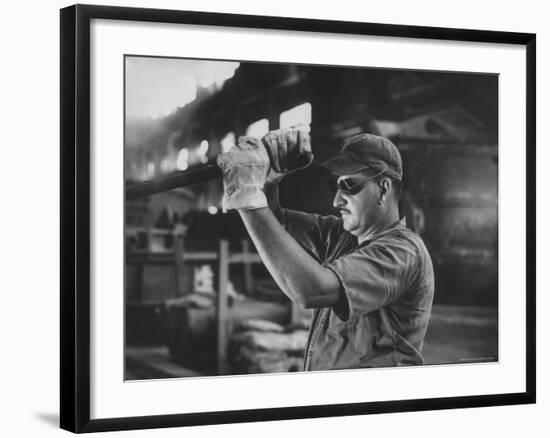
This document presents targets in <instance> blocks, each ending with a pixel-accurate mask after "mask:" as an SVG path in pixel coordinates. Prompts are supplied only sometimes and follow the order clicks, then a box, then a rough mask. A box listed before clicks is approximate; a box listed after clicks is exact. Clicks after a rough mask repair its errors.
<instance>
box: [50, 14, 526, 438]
mask: <svg viewBox="0 0 550 438" xmlns="http://www.w3.org/2000/svg"><path fill="white" fill-rule="evenodd" d="M93 19H108V20H129V21H142V22H154V23H184V24H195V25H204V26H229V27H239V28H262V29H271V30H274V31H277V30H295V31H305V32H328V33H337V34H357V35H372V36H385V37H412V38H421V39H438V40H445V41H462V42H487V43H506V44H514V45H520V46H525V48H526V65H525V69H526V78H527V89H526V90H525V96H526V110H527V114H526V121H527V124H526V132H525V138H526V145H527V151H526V154H527V173H526V175H527V181H526V187H527V194H526V200H527V211H526V215H527V216H526V217H527V225H526V242H527V247H526V254H527V258H526V273H527V275H526V279H527V284H526V291H527V297H526V321H527V326H526V336H527V337H526V356H525V364H526V374H525V388H526V390H525V392H518V393H508V394H486V395H479V396H461V397H444V398H435V399H415V400H392V401H379V402H366V403H352V404H336V405H318V406H307V407H295V406H288V407H284V408H270V409H252V410H241V411H220V412H204V413H185V414H173V415H151V416H142V417H129V418H105V419H90V349H89V345H90V278H91V272H90V213H91V206H90V164H89V163H90V22H91V20H93ZM60 50H61V65H60V71H61V76H60V84H61V86H60V89H61V96H60V98H61V114H60V120H61V126H60V129H61V155H60V160H61V211H60V213H61V222H60V227H61V272H60V275H61V291H60V295H61V297H60V298H61V302H60V306H61V308H60V310H61V327H60V329H61V349H60V362H61V369H60V381H61V385H60V425H61V428H63V429H66V430H69V431H72V432H76V433H81V432H99V431H114V430H128V429H145V428H160V427H174V426H193V425H206V424H220V423H240V422H251V421H269V420H283V419H305V418H315V417H328V416H348V415H364V414H372V413H389V412H403V411H424V410H438V409H454V408H466V407H481V406H498V405H514V404H527V403H535V400H536V380H535V379H536V368H535V367H536V350H535V345H536V339H535V326H536V321H535V287H536V285H535V279H536V272H535V269H536V268H535V265H536V260H535V257H536V255H535V254H536V236H535V229H536V227H535V225H536V223H535V220H536V219H535V211H536V210H535V208H536V206H535V198H536V185H535V181H536V173H535V138H536V122H535V120H536V116H535V108H536V102H535V99H536V88H535V86H536V85H535V79H536V77H535V75H536V73H535V72H536V35H534V34H530V33H514V32H496V31H483V30H466V29H448V28H436V27H421V26H403V25H389V24H375V23H358V22H341V21H327V20H313V19H302V18H292V17H266V16H252V15H233V14H220V13H206V12H187V11H174V10H157V9H143V8H124V7H107V6H89V5H75V6H70V7H67V8H64V9H62V10H61V19H60Z"/></svg>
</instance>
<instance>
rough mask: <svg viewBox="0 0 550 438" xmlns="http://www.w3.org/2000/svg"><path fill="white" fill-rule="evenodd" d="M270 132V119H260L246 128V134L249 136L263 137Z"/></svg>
mask: <svg viewBox="0 0 550 438" xmlns="http://www.w3.org/2000/svg"><path fill="white" fill-rule="evenodd" d="M268 132H269V120H267V119H260V120H258V121H257V122H254V123H252V124H250V125H249V126H248V128H246V135H247V136H249V137H256V138H261V137H263V136H264V135H266V134H267V133H268Z"/></svg>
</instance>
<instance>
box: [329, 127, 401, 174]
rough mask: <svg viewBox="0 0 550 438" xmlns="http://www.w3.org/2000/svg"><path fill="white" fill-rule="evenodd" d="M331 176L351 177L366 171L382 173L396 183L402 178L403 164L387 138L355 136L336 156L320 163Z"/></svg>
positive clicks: (365, 135)
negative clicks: (371, 170) (393, 179)
mask: <svg viewBox="0 0 550 438" xmlns="http://www.w3.org/2000/svg"><path fill="white" fill-rule="evenodd" d="M321 166H323V167H325V168H326V169H328V170H329V171H330V172H331V173H332V174H333V175H337V176H341V175H351V174H353V173H356V172H361V171H363V170H367V169H373V170H375V171H378V172H381V171H384V173H385V174H386V175H388V176H390V177H392V178H395V179H396V180H398V181H401V179H402V178H403V164H402V162H401V154H400V153H399V150H398V149H397V147H396V146H395V145H394V144H393V143H392V142H391V141H390V140H388V139H387V138H384V137H380V136H378V135H374V134H357V135H354V136H353V137H350V138H349V139H348V140H346V142H345V143H344V146H343V147H342V150H341V151H340V153H339V154H338V155H336V156H335V157H334V158H331V159H330V160H327V161H325V162H324V163H321Z"/></svg>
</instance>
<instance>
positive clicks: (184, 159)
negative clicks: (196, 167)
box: [176, 148, 189, 170]
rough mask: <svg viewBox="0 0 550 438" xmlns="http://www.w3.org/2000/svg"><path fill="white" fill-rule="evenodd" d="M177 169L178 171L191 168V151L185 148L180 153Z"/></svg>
mask: <svg viewBox="0 0 550 438" xmlns="http://www.w3.org/2000/svg"><path fill="white" fill-rule="evenodd" d="M176 167H177V168H178V170H187V168H188V167H189V149H187V148H183V149H182V150H180V151H179V153H178V159H177V160H176Z"/></svg>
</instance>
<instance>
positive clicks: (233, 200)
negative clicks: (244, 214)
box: [222, 185, 268, 212]
mask: <svg viewBox="0 0 550 438" xmlns="http://www.w3.org/2000/svg"><path fill="white" fill-rule="evenodd" d="M267 206H268V204H267V198H266V197H265V194H264V192H263V190H262V188H261V187H260V186H258V185H245V186H240V187H238V188H237V189H235V190H234V191H231V192H229V193H227V191H226V193H224V195H223V199H222V208H223V211H224V212H225V211H228V210H255V209H257V208H264V207H267Z"/></svg>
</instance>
